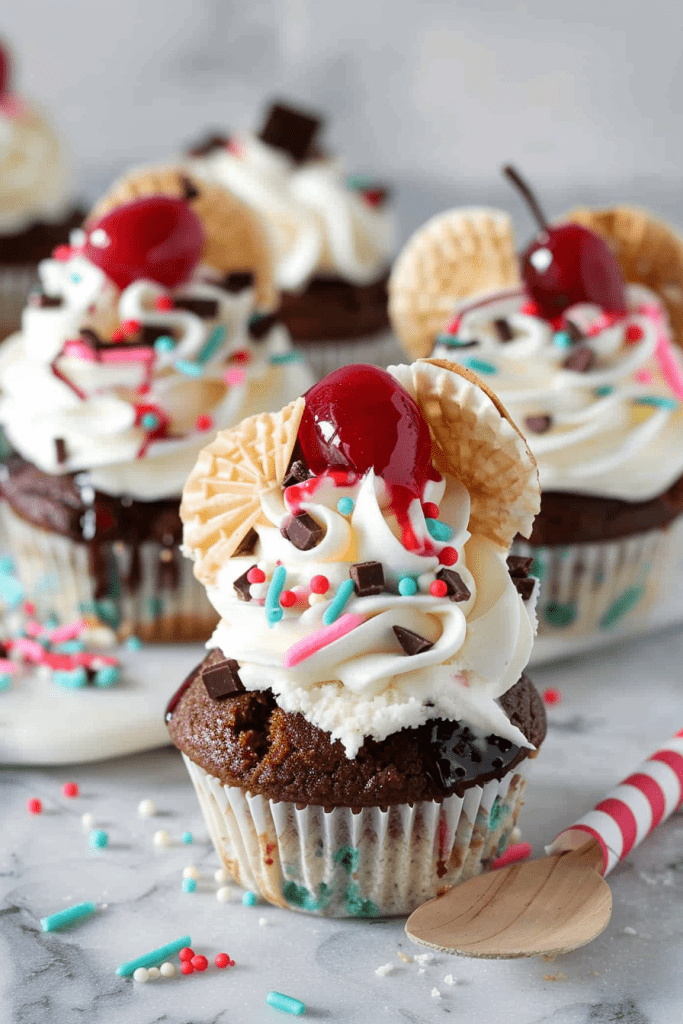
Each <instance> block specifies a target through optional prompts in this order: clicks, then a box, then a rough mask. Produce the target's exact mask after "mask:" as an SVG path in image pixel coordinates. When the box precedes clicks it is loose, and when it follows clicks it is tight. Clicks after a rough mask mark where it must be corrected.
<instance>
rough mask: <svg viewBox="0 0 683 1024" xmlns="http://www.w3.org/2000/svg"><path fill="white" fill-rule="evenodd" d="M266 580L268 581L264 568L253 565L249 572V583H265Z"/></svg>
mask: <svg viewBox="0 0 683 1024" xmlns="http://www.w3.org/2000/svg"><path fill="white" fill-rule="evenodd" d="M265 582H266V574H265V573H264V571H263V569H259V567H258V566H257V565H254V566H252V568H251V569H250V570H249V572H248V573H247V583H265Z"/></svg>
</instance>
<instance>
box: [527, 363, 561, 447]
mask: <svg viewBox="0 0 683 1024" xmlns="http://www.w3.org/2000/svg"><path fill="white" fill-rule="evenodd" d="M565 365H566V364H565ZM552 425H553V420H552V416H527V417H526V419H525V420H524V426H525V427H526V428H527V430H530V431H531V433H532V434H545V433H547V431H548V430H550V428H551V427H552Z"/></svg>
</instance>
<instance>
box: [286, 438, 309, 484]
mask: <svg viewBox="0 0 683 1024" xmlns="http://www.w3.org/2000/svg"><path fill="white" fill-rule="evenodd" d="M310 475H311V472H310V470H309V468H308V466H307V465H306V459H305V458H304V453H303V452H302V450H301V445H300V444H299V441H298V439H297V440H296V441H295V442H294V448H293V449H292V454H291V456H290V459H289V465H288V466H287V470H286V472H285V478H284V480H283V481H282V486H283V488H284V487H293V486H294V485H295V484H302V483H303V482H304V480H308V478H309V476H310Z"/></svg>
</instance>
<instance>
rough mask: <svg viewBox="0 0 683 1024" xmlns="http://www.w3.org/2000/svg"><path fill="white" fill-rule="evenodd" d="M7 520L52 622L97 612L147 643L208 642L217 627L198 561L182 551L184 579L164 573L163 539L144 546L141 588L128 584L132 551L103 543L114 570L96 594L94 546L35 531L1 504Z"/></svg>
mask: <svg viewBox="0 0 683 1024" xmlns="http://www.w3.org/2000/svg"><path fill="white" fill-rule="evenodd" d="M0 521H1V523H2V526H3V527H4V532H5V539H6V542H7V545H8V547H9V550H10V552H11V554H12V556H13V558H14V561H15V564H16V569H17V573H18V575H19V578H20V580H21V583H22V586H23V588H24V592H25V596H26V599H27V600H30V601H32V602H33V603H34V604H35V606H36V611H37V613H38V615H39V616H40V617H41V618H43V619H45V618H47V617H48V615H50V614H55V615H56V616H57V617H58V619H59V620H60V621H61V622H71V621H73V620H75V619H78V618H80V617H81V616H82V615H93V616H96V617H97V618H99V619H101V620H102V621H104V622H106V623H107V625H109V626H111V627H112V628H114V629H115V630H116V631H117V633H118V635H119V636H121V637H126V636H130V635H132V634H135V635H136V636H139V637H140V638H141V639H142V640H151V641H165V642H169V641H171V642H172V641H177V642H183V641H192V640H202V641H203V640H206V639H208V637H209V636H210V635H211V632H212V631H213V628H214V626H215V624H216V613H215V611H214V610H213V608H212V607H211V605H210V603H209V601H208V598H207V597H206V592H205V590H204V588H203V587H202V586H201V584H200V583H199V582H198V581H197V580H196V579H195V577H194V575H193V573H192V564H191V562H190V561H189V560H188V559H186V558H183V557H182V556H181V555H180V553H179V550H178V549H177V548H175V549H170V550H172V551H173V555H174V565H175V574H176V578H175V579H171V578H170V574H168V573H167V572H165V571H164V569H165V566H164V562H163V558H165V557H167V555H168V551H169V549H168V548H164V547H163V546H162V545H160V544H158V543H156V542H155V541H146V542H144V543H143V544H141V545H140V547H139V553H140V563H139V568H140V572H139V583H138V584H137V585H135V586H134V587H129V586H128V585H127V584H126V579H127V577H128V573H129V570H130V565H131V558H132V555H131V549H130V547H129V546H128V545H126V544H124V543H122V542H117V541H105V542H101V543H100V544H99V545H98V547H99V552H100V556H101V557H102V559H103V560H106V564H107V566H108V568H109V578H110V583H109V586H108V590H107V594H106V595H104V596H102V597H98V598H97V599H96V596H95V586H96V581H95V580H94V579H93V577H92V575H91V571H90V559H89V554H88V546H87V545H86V544H79V543H76V542H75V541H72V540H71V539H70V538H68V537H63V536H61V535H60V534H57V533H50V532H49V531H47V530H43V529H41V528H40V527H37V526H34V525H33V524H32V523H29V522H27V521H26V520H25V519H22V518H21V517H20V516H18V515H16V514H15V513H14V512H13V511H12V509H11V508H10V506H9V505H8V503H7V502H6V501H3V502H0Z"/></svg>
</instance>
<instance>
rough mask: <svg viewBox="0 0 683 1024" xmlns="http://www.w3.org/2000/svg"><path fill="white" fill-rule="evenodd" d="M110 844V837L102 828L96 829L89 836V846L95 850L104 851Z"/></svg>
mask: <svg viewBox="0 0 683 1024" xmlns="http://www.w3.org/2000/svg"><path fill="white" fill-rule="evenodd" d="M108 843H109V836H108V835H107V833H106V832H104V831H103V830H102V829H101V828H95V829H93V831H92V832H91V833H90V835H89V836H88V844H89V845H90V846H91V847H92V848H93V850H104V848H105V846H107V844H108Z"/></svg>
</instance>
